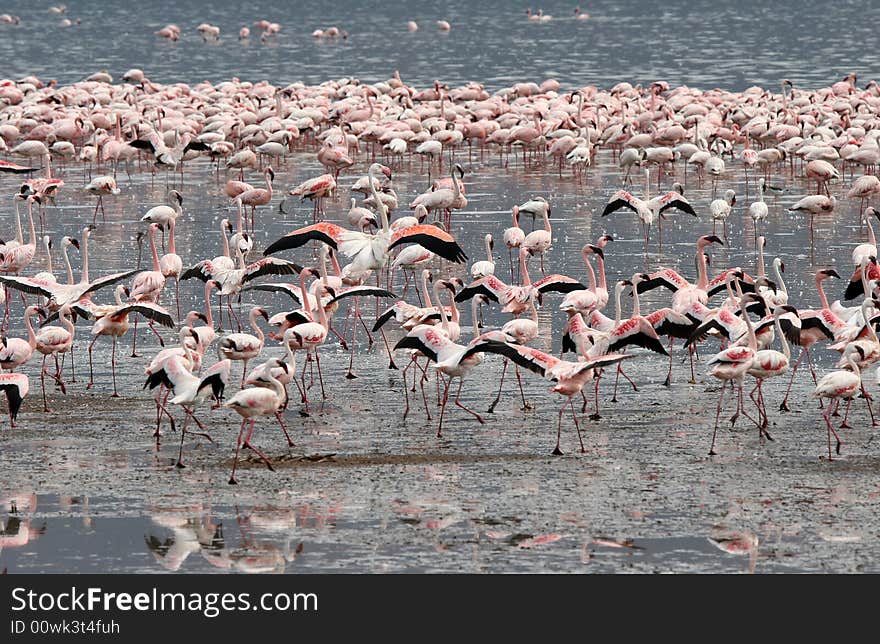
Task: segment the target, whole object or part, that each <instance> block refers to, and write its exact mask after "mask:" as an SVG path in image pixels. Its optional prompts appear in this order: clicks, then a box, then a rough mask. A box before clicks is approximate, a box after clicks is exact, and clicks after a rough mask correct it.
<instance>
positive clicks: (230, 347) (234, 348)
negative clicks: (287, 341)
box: [219, 306, 269, 387]
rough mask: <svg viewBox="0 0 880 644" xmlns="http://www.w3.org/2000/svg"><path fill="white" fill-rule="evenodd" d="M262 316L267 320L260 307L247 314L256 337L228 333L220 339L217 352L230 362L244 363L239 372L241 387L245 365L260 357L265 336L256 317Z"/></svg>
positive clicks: (264, 312) (266, 314)
mask: <svg viewBox="0 0 880 644" xmlns="http://www.w3.org/2000/svg"><path fill="white" fill-rule="evenodd" d="M258 316H262V317H263V318H264V319H265V320H268V319H269V314H268V313H266V310H265V309H264V308H262V307H260V306H255V307H253V308H252V309H251V312H250V314H248V320H249V321H250V324H251V328H252V329H253V330H254V332H255V333H256V335H251V334H250V333H230V334H229V335H227V336H224V337H223V338H221V339H220V344H219V351H220V353H221V354H222V355H223V357H225V358H229V359H230V360H241V361H242V362H243V363H244V366H243V367H242V371H241V386H242V387H244V378H245V375H246V374H247V364H248V362H249V361H250V360H252V359H253V358H256V357H257V356H258V355H260V352H261V351H262V350H263V343H264V341H265V336H264V335H263V330H262V329H261V328H260V327H259V325H258V324H257V317H258Z"/></svg>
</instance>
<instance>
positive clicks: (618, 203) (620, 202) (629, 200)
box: [602, 190, 639, 217]
mask: <svg viewBox="0 0 880 644" xmlns="http://www.w3.org/2000/svg"><path fill="white" fill-rule="evenodd" d="M621 208H629V209H630V210H632V211H633V212H638V211H639V210H638V208H637V207H636V198H635V197H633V196H632V195H631V194H630V193H629V192H627V191H626V190H618V191H617V192H615V193H614V194H613V195H611V199H609V200H608V203H607V204H605V209H604V210H603V211H602V216H603V217H604V216H605V215H610V214H611V213H612V212H615V211H617V210H620V209H621Z"/></svg>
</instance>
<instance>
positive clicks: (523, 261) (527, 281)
mask: <svg viewBox="0 0 880 644" xmlns="http://www.w3.org/2000/svg"><path fill="white" fill-rule="evenodd" d="M519 267H520V270H521V271H522V277H523V283H522V285H523V286H531V285H532V279H531V278H530V277H529V269H528V267H527V266H526V254H525V253H520V254H519Z"/></svg>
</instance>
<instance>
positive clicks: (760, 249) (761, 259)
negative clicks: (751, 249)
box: [758, 240, 767, 277]
mask: <svg viewBox="0 0 880 644" xmlns="http://www.w3.org/2000/svg"><path fill="white" fill-rule="evenodd" d="M766 274H767V273H766V271H765V269H764V249H763V247H762V244H761V242H760V240H759V241H758V277H764V276H765V275H766Z"/></svg>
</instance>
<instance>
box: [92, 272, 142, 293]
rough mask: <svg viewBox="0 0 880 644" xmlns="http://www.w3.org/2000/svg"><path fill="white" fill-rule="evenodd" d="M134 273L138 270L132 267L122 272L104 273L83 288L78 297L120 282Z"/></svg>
mask: <svg viewBox="0 0 880 644" xmlns="http://www.w3.org/2000/svg"><path fill="white" fill-rule="evenodd" d="M135 273H140V270H138V269H134V270H131V271H125V272H123V273H111V274H110V275H104V276H103V277H99V278H98V279H96V280H95V281H93V282H90V283H89V285H88V287H87V288H86V290H84V291H83V292H82V293H81V294H80V297H82V296H83V295H86V294H88V293H94V292H95V291H99V290H101V289H102V288H104V287H106V286H113V285H114V284H116V282H121V281H122V280H124V279H128V278H129V277H131V276H132V275H134V274H135Z"/></svg>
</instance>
